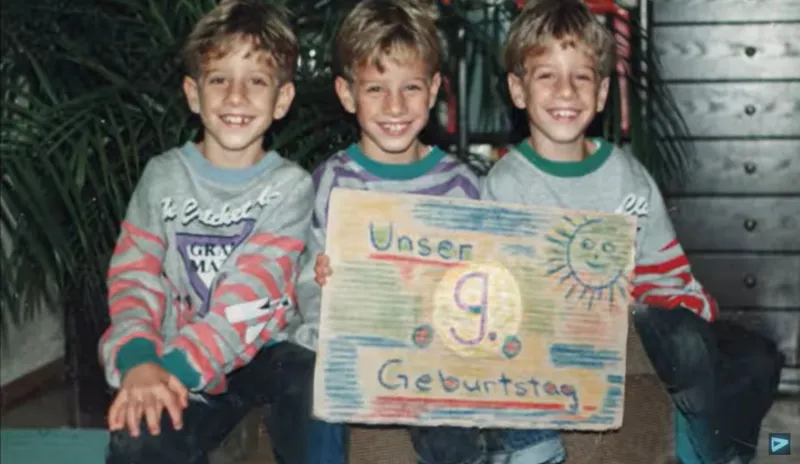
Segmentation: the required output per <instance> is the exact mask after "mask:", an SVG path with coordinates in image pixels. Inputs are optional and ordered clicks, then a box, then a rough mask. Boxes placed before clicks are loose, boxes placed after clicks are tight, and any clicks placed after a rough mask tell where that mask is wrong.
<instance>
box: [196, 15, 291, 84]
mask: <svg viewBox="0 0 800 464" xmlns="http://www.w3.org/2000/svg"><path fill="white" fill-rule="evenodd" d="M243 41H244V42H249V45H250V46H251V47H252V49H253V50H252V51H254V52H262V53H264V54H265V55H266V56H267V57H268V59H269V60H270V65H271V66H273V67H274V70H275V74H276V77H277V78H278V80H279V81H280V82H282V83H283V82H287V81H290V80H292V78H293V77H294V70H295V66H296V63H297V55H298V53H299V51H298V49H299V47H298V43H297V36H296V35H295V33H294V31H293V30H292V26H291V25H290V22H289V12H288V10H286V9H285V8H284V7H282V6H279V5H275V4H274V3H265V2H258V1H252V0H222V1H221V2H220V3H219V4H218V5H217V6H216V7H215V8H214V9H213V10H211V11H209V12H208V13H206V14H205V15H203V17H202V18H200V20H199V21H198V22H197V24H196V25H195V27H194V29H193V30H192V33H191V34H190V35H189V38H188V40H187V41H186V45H185V47H184V49H183V59H184V63H185V65H186V72H187V73H188V74H189V75H190V76H192V77H194V78H198V77H199V76H200V75H201V74H202V72H203V66H204V65H205V64H206V63H207V62H208V60H211V59H218V58H221V57H223V56H225V55H227V54H228V53H230V52H231V50H232V49H233V48H234V47H236V46H239V45H240V44H241V43H242V42H243Z"/></svg>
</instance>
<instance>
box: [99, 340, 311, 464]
mask: <svg viewBox="0 0 800 464" xmlns="http://www.w3.org/2000/svg"><path fill="white" fill-rule="evenodd" d="M313 369H314V354H313V352H311V351H309V350H306V349H305V348H301V347H299V346H297V345H293V344H289V343H288V342H283V343H279V344H277V345H273V346H270V347H265V348H263V349H262V350H261V351H260V352H259V353H258V354H257V355H256V356H255V358H253V360H252V361H251V362H250V363H249V364H248V365H246V366H244V367H242V368H241V369H239V370H237V371H235V372H233V373H231V374H230V375H229V376H228V391H227V392H226V393H224V394H222V395H202V399H200V400H191V401H190V403H189V407H188V408H186V409H185V410H184V413H183V428H182V429H181V430H175V429H174V428H173V427H172V422H171V420H169V416H168V415H167V414H166V413H165V414H163V415H162V420H161V433H160V434H159V435H156V436H154V435H150V434H149V433H148V432H147V426H146V424H145V423H144V421H143V422H142V430H141V434H140V435H139V436H138V437H132V436H131V435H130V434H129V433H128V431H127V429H125V430H122V431H118V432H113V433H112V434H111V440H110V443H109V450H108V456H107V461H106V463H107V464H176V463H180V464H207V463H208V455H209V452H210V451H212V450H213V449H214V448H216V447H217V446H218V445H219V444H220V443H222V441H223V440H224V439H225V437H226V436H227V435H228V434H229V433H230V432H231V431H232V430H233V429H234V428H235V427H236V426H237V425H238V424H239V422H240V421H241V420H242V419H243V418H244V417H245V415H246V414H247V413H249V412H250V411H251V410H252V409H253V408H254V407H256V406H261V405H264V404H270V407H269V410H268V412H267V417H266V422H267V427H268V429H269V433H270V438H271V441H272V443H273V447H274V449H273V451H274V453H275V456H276V458H277V460H278V462H279V463H281V464H296V463H302V462H304V460H305V459H306V458H305V453H306V449H307V446H306V442H305V438H306V437H307V435H308V433H307V429H308V427H309V423H310V414H311V411H310V406H311V392H310V391H309V390H308V388H306V386H307V385H308V384H309V382H308V381H307V380H306V379H309V378H310V377H311V376H312V375H313Z"/></svg>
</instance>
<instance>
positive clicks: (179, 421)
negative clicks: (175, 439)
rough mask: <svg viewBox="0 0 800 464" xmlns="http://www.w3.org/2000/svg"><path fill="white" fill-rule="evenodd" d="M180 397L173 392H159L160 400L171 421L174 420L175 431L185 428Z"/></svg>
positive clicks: (165, 390)
mask: <svg viewBox="0 0 800 464" xmlns="http://www.w3.org/2000/svg"><path fill="white" fill-rule="evenodd" d="M179 397H180V395H178V394H176V393H175V392H173V391H171V390H167V389H164V390H161V391H159V400H160V401H161V404H162V405H163V407H164V409H166V410H167V414H169V418H170V420H172V427H173V428H174V429H175V430H180V429H181V428H183V408H182V405H181V402H180V398H179Z"/></svg>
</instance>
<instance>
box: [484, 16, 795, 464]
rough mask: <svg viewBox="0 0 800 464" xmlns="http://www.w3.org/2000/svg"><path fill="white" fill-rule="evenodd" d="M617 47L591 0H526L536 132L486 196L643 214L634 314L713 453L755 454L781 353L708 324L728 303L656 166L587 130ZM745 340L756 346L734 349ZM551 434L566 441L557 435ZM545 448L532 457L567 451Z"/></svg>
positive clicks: (511, 51) (722, 456)
mask: <svg viewBox="0 0 800 464" xmlns="http://www.w3.org/2000/svg"><path fill="white" fill-rule="evenodd" d="M613 50H614V41H613V39H612V37H611V36H610V34H609V33H608V32H607V30H606V29H605V27H604V26H602V25H601V24H600V23H599V22H598V21H597V20H596V19H595V18H594V16H593V15H592V14H591V12H590V11H589V10H588V8H587V7H586V6H585V5H584V4H583V3H582V2H580V1H579V0H540V1H533V2H529V3H528V5H527V6H525V7H524V8H523V11H522V12H521V13H520V14H519V15H518V16H517V18H516V19H515V20H514V22H513V24H512V25H511V27H510V29H509V34H508V39H507V42H506V47H505V51H504V61H505V67H506V70H507V72H508V86H509V90H510V95H511V99H512V101H513V103H514V105H515V106H516V107H517V108H519V109H521V110H525V111H526V113H527V116H528V123H529V128H530V134H531V135H530V138H529V139H527V140H525V141H523V142H522V143H521V144H519V145H518V146H517V147H516V148H514V149H512V150H511V152H510V153H509V154H507V155H506V156H505V157H504V158H502V159H501V160H500V161H498V162H497V164H496V165H495V166H494V167H493V168H492V170H491V171H490V172H489V174H488V175H487V178H486V181H485V183H484V185H483V188H482V191H481V193H482V198H485V199H488V200H495V201H501V202H509V203H526V204H535V205H543V206H554V207H563V208H570V209H580V210H594V211H604V212H617V213H624V214H631V215H635V216H637V217H638V231H637V239H636V267H635V276H634V281H633V284H634V288H633V297H634V298H635V299H636V300H637V301H638V303H640V304H642V305H644V308H643V309H641V310H637V311H635V312H634V323H635V324H636V327H637V329H638V332H639V334H640V336H641V338H642V342H643V344H644V346H645V349H646V351H647V353H648V355H649V357H650V358H651V360H652V361H653V364H654V367H655V369H656V371H657V373H658V374H659V376H660V377H661V379H662V380H663V381H664V383H665V384H666V385H667V388H668V389H669V391H670V393H671V394H672V397H673V399H674V402H675V403H676V405H677V407H678V408H680V409H681V410H682V412H684V413H685V415H686V416H687V417H688V418H689V422H690V425H691V427H690V428H691V433H692V436H693V438H694V439H695V441H696V442H695V447H696V449H697V451H698V452H699V453H700V454H701V456H702V458H703V459H704V462H709V463H712V462H713V463H726V462H739V461H736V460H737V459H744V460H746V459H748V457H749V456H750V455H751V454H752V449H745V448H746V447H745V448H743V449H739V448H740V444H742V443H744V444H745V445H747V444H748V443H749V445H750V446H752V447H753V449H754V447H755V440H756V438H757V436H758V425H759V424H760V421H761V419H762V418H763V416H764V414H766V412H767V410H768V409H769V407H770V405H771V402H772V398H773V394H774V392H775V388H776V385H777V378H778V373H779V369H780V367H779V366H780V356H779V355H777V352H776V350H775V347H774V346H771V345H770V343H769V342H766V341H764V340H761V339H760V338H759V337H756V336H754V335H753V334H749V333H747V332H745V331H743V330H741V329H738V328H735V327H734V326H731V325H728V324H725V323H722V322H717V323H714V324H708V323H707V322H712V321H714V320H715V318H716V317H717V305H716V303H715V302H714V300H713V299H712V298H711V297H710V296H709V295H708V294H707V293H706V292H705V291H704V290H703V288H702V287H701V285H700V284H699V283H698V282H697V281H696V280H695V279H694V277H693V276H692V273H691V269H690V266H689V261H688V260H687V258H686V256H685V255H684V253H683V250H682V249H681V246H680V244H679V243H678V241H677V239H676V238H675V233H674V231H673V228H672V225H671V223H670V220H669V217H668V215H667V210H666V208H665V206H664V201H663V199H662V198H661V195H660V193H659V190H658V187H657V186H656V184H655V182H654V181H653V179H652V177H651V176H650V175H649V174H648V173H647V171H646V170H645V169H644V167H642V165H641V164H639V163H638V162H637V161H636V160H635V159H634V158H633V157H631V156H629V155H628V154H627V153H625V152H623V151H621V150H619V149H617V148H614V147H612V146H611V145H610V144H609V143H608V142H606V141H604V140H601V139H594V140H590V139H588V138H586V137H585V135H584V134H585V131H586V129H587V127H588V126H589V124H590V123H591V122H592V119H593V118H594V117H595V115H596V114H597V113H599V112H600V111H602V109H603V107H604V105H605V102H606V97H607V96H608V88H609V75H610V74H611V68H612V62H613ZM736 338H738V340H735V343H733V344H731V343H730V342H731V341H733V340H734V339H736ZM746 344H747V345H746ZM743 346H748V349H747V350H746V351H748V352H747V353H744V351H745V350H742V349H739V353H734V352H733V351H732V350H731V348H736V347H743ZM736 378H738V380H737V381H736V382H733V381H732V379H736ZM754 432H755V434H754ZM548 441H550V442H552V443H557V442H558V437H557V435H555V434H553V435H551V436H550V437H548ZM536 446H539V447H541V446H543V443H539V444H537V445H536ZM561 454H563V452H562V453H561ZM545 458H546V456H541V459H539V460H528V461H525V462H526V463H530V464H535V463H537V462H558V461H557V460H556V457H555V456H553V457H551V458H550V461H547V460H545ZM520 462H522V461H520Z"/></svg>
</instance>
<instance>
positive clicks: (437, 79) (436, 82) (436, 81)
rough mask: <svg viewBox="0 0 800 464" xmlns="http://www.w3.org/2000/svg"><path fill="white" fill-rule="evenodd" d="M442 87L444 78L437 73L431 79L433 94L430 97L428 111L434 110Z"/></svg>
mask: <svg viewBox="0 0 800 464" xmlns="http://www.w3.org/2000/svg"><path fill="white" fill-rule="evenodd" d="M441 85H442V76H441V75H440V74H439V73H438V72H437V73H434V74H433V77H432V78H431V93H430V95H429V96H428V109H429V110H430V109H433V105H435V104H436V98H437V97H438V96H439V87H440V86H441Z"/></svg>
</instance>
